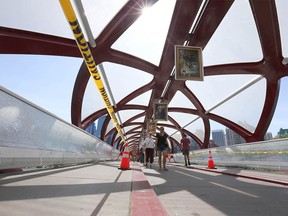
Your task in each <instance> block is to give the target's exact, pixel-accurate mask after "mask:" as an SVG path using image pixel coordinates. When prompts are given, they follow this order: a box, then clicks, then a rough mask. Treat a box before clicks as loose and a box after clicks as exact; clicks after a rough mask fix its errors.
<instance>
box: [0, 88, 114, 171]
mask: <svg viewBox="0 0 288 216" xmlns="http://www.w3.org/2000/svg"><path fill="white" fill-rule="evenodd" d="M118 154H119V152H118V150H116V149H113V148H112V147H111V146H110V145H108V144H107V143H105V142H103V141H101V140H100V139H98V138H96V137H94V136H92V135H90V134H88V133H87V132H85V131H84V130H81V129H79V128H78V127H75V126H74V125H72V124H69V123H68V122H65V121H64V120H62V119H60V118H58V117H57V116H54V115H53V114H51V113H49V112H47V111H45V110H43V109H42V108H40V107H38V106H36V105H35V104H32V103H31V102H29V101H27V100H25V99H24V98H21V97H20V96H18V95H15V94H14V93H12V92H10V91H9V90H7V89H5V88H4V87H2V86H0V169H7V168H23V167H39V166H49V165H59V164H61V165H65V164H77V163H85V162H91V161H101V160H114V159H116V158H117V156H118Z"/></svg>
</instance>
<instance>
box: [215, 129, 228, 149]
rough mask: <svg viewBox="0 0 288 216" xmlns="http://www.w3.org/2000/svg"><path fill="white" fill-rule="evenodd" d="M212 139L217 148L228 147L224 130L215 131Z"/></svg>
mask: <svg viewBox="0 0 288 216" xmlns="http://www.w3.org/2000/svg"><path fill="white" fill-rule="evenodd" d="M212 138H213V141H214V143H215V144H216V145H217V146H226V137H225V133H224V130H213V131H212Z"/></svg>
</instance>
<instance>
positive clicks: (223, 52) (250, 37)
mask: <svg viewBox="0 0 288 216" xmlns="http://www.w3.org/2000/svg"><path fill="white" fill-rule="evenodd" d="M240 17H241V18H240ZM244 41H245V43H244ZM251 50H253V52H251ZM262 58H263V54H262V49H261V46H260V41H259V36H258V33H257V29H256V25H255V21H254V19H253V14H252V11H251V8H250V5H249V1H248V0H236V1H234V3H233V4H232V6H231V8H230V10H229V11H228V13H227V15H226V16H225V17H224V19H223V21H222V23H221V24H220V26H219V27H218V28H217V30H216V32H215V33H214V35H213V36H212V38H211V40H210V41H209V43H208V44H207V46H206V47H205V49H204V50H203V64H204V66H209V65H217V64H228V63H235V62H251V61H260V60H261V59H262ZM204 73H205V71H204Z"/></svg>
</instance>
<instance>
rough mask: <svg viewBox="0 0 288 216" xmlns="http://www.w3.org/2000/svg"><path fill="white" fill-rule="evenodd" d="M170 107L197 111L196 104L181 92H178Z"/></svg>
mask: <svg viewBox="0 0 288 216" xmlns="http://www.w3.org/2000/svg"><path fill="white" fill-rule="evenodd" d="M168 107H181V108H189V109H196V108H195V106H194V104H193V103H192V102H191V101H190V100H189V99H188V98H187V97H186V96H185V95H184V94H183V93H182V92H180V91H177V92H176V94H175V95H174V97H173V99H172V100H171V101H170V103H169V104H168Z"/></svg>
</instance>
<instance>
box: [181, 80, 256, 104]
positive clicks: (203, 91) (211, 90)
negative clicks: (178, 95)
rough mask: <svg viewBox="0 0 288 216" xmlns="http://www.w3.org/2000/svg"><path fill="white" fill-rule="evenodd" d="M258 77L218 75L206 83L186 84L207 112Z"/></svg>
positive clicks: (205, 81)
mask: <svg viewBox="0 0 288 216" xmlns="http://www.w3.org/2000/svg"><path fill="white" fill-rule="evenodd" d="M256 77H259V76H258V75H218V76H208V77H205V80H204V82H199V81H197V82H196V81H195V82H194V81H192V82H186V85H187V87H189V89H190V90H191V91H193V93H194V94H195V96H196V97H197V98H198V99H199V100H200V102H201V103H202V105H203V106H204V108H205V109H206V110H209V109H210V108H211V107H213V106H215V105H217V104H218V103H219V102H221V101H222V100H224V99H226V98H227V97H228V96H229V95H231V93H233V92H235V91H237V90H238V89H239V88H241V87H243V86H244V85H246V84H247V83H248V82H250V81H251V80H253V79H254V78H256ZM257 91H258V90H257Z"/></svg>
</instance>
